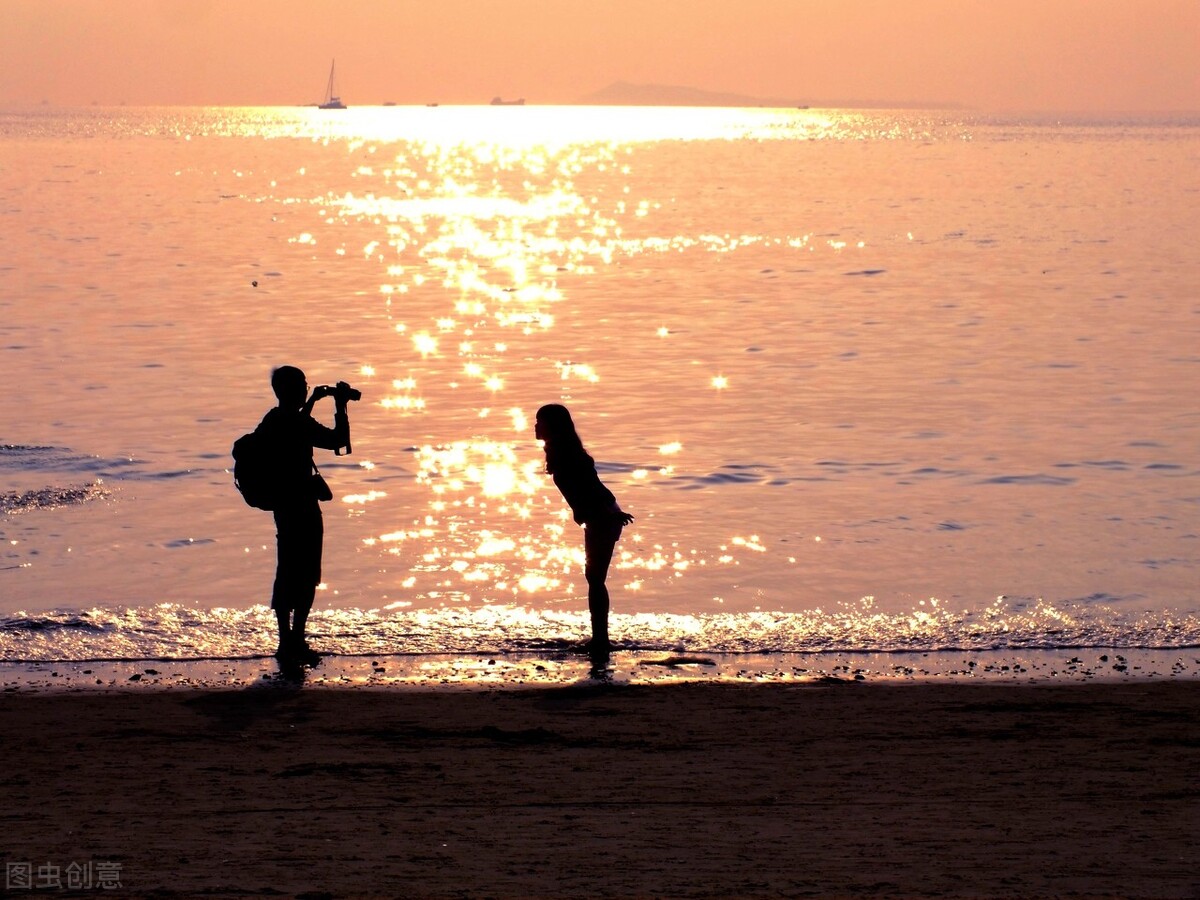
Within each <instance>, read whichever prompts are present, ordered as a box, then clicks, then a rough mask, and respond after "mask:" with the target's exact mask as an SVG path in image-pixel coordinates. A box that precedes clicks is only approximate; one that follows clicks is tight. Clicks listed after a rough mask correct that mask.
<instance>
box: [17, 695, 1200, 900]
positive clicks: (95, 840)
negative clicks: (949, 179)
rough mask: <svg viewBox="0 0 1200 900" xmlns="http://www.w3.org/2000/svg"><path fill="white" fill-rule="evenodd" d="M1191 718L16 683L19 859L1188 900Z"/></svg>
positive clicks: (792, 699) (157, 871) (791, 701)
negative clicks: (34, 688) (32, 688)
mask: <svg viewBox="0 0 1200 900" xmlns="http://www.w3.org/2000/svg"><path fill="white" fill-rule="evenodd" d="M1198 714H1200V684H1198V683H1197V682H1195V681H1181V682H1167V681H1150V682H1144V683H1137V684H1121V683H1110V682H1093V683H1087V684H1034V685H998V684H985V685H967V684H928V683H910V684H874V683H866V684H862V683H854V682H844V683H838V684H832V683H830V684H823V683H795V684H771V685H745V684H713V683H708V684H697V683H680V684H659V685H607V686H606V685H581V686H574V687H537V688H526V689H513V688H509V689H502V690H484V689H474V690H469V689H464V688H454V689H440V690H437V689H432V690H431V689H413V688H407V689H406V688H389V689H345V688H334V687H312V686H307V687H304V688H298V689H289V688H287V687H282V686H278V685H261V686H255V687H251V688H246V689H241V690H146V689H141V690H123V691H121V690H90V691H68V690H60V691H48V692H38V693H34V692H25V691H17V692H11V693H5V694H2V695H0V727H2V728H3V733H4V734H5V736H6V737H5V766H4V769H3V772H2V773H0V782H2V783H3V788H2V796H3V798H4V803H3V807H2V809H0V816H2V817H3V820H4V821H3V824H4V827H3V836H2V837H0V851H2V852H0V856H3V857H4V860H5V862H6V864H8V866H9V867H10V868H9V869H8V875H9V876H10V877H11V875H12V873H13V871H14V870H13V869H11V865H12V864H14V863H17V864H23V863H29V864H31V868H30V870H29V871H30V872H31V873H32V876H31V877H33V878H34V879H35V882H36V879H37V878H38V877H39V875H44V876H46V877H47V878H49V876H52V875H53V874H54V870H53V869H42V868H41V867H43V866H47V865H49V866H56V867H59V878H60V881H61V882H62V884H63V885H64V886H65V885H66V882H67V877H68V876H67V869H68V867H69V866H71V865H72V864H75V865H76V866H79V867H81V868H83V867H86V866H88V864H89V863H90V864H91V867H90V869H85V871H90V874H91V877H92V878H93V887H94V889H98V888H96V887H95V884H94V882H95V880H96V878H97V873H98V870H99V868H100V867H101V866H102V864H104V865H105V866H106V868H105V872H106V875H105V877H106V878H108V879H111V878H112V877H113V873H114V872H116V873H117V875H118V876H119V880H120V884H121V888H122V890H121V892H120V896H124V897H141V896H159V897H163V896H181V897H182V896H195V895H199V894H204V895H206V896H242V895H248V894H267V895H270V894H282V895H284V896H294V895H298V894H302V893H306V892H316V893H310V894H309V896H313V897H316V896H322V895H324V896H333V897H347V896H421V897H426V896H433V897H461V896H469V897H480V896H488V897H529V896H538V897H542V896H546V897H562V896H615V897H649V896H656V897H660V896H672V897H708V896H712V897H729V896H778V895H785V896H796V895H823V896H839V895H860V896H861V895H952V896H964V895H970V896H1003V897H1030V896H1071V895H1086V896H1123V897H1133V896H1145V897H1151V896H1153V897H1188V896H1191V897H1195V896H1197V895H1200V867H1197V865H1196V860H1197V859H1198V858H1200V780H1198V776H1197V773H1200V715H1198ZM116 867H119V868H116ZM16 871H18V872H19V871H20V870H19V869H18V870H16ZM11 886H12V885H10V887H11ZM43 886H46V885H45V883H43Z"/></svg>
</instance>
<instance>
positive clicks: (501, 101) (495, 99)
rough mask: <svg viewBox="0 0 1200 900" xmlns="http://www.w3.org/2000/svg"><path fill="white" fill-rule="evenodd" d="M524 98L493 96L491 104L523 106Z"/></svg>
mask: <svg viewBox="0 0 1200 900" xmlns="http://www.w3.org/2000/svg"><path fill="white" fill-rule="evenodd" d="M524 105H525V98H524V97H521V98H519V99H517V100H505V99H504V98H502V97H493V98H492V106H524Z"/></svg>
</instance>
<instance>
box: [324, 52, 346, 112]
mask: <svg viewBox="0 0 1200 900" xmlns="http://www.w3.org/2000/svg"><path fill="white" fill-rule="evenodd" d="M336 65H337V60H336V59H335V60H333V61H332V62H331V63H330V64H329V84H327V85H326V86H325V102H323V103H318V104H317V109H345V108H346V104H345V103H343V102H342V98H341V97H339V96H338V95H337V94H335V93H334V92H333V91H334V87H333V70H334V66H336Z"/></svg>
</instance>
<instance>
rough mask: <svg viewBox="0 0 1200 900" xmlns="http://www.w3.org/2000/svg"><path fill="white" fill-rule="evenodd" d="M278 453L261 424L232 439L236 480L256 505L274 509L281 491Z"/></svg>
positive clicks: (234, 476) (251, 503)
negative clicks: (234, 439) (247, 432)
mask: <svg viewBox="0 0 1200 900" xmlns="http://www.w3.org/2000/svg"><path fill="white" fill-rule="evenodd" d="M278 471H279V455H278V453H277V452H276V451H275V448H274V442H273V441H271V439H270V438H269V437H268V436H267V434H266V433H265V432H264V430H263V427H262V426H261V425H260V426H259V427H258V428H256V429H255V430H254V431H251V432H250V433H249V434H244V435H242V436H241V437H240V438H238V439H237V440H236V441H234V442H233V483H234V486H235V487H237V489H238V490H239V491H241V492H242V499H243V500H245V501H246V502H247V503H248V504H249V505H250V506H253V507H254V508H255V509H266V510H273V509H275V507H276V506H277V505H278V503H279V498H280V495H281V493H282V490H281V485H280V483H279V475H278Z"/></svg>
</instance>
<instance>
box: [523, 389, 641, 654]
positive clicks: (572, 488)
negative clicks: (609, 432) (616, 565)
mask: <svg viewBox="0 0 1200 900" xmlns="http://www.w3.org/2000/svg"><path fill="white" fill-rule="evenodd" d="M534 434H535V435H536V436H537V437H538V439H539V440H541V441H542V442H543V445H544V448H545V451H546V472H547V473H549V474H550V475H552V476H553V477H554V485H555V487H557V488H558V490H559V491H560V492H561V493H562V495H563V499H564V500H566V501H567V504H568V505H569V506H570V507H571V513H572V514H573V515H574V518H575V521H576V523H578V524H579V525H582V526H583V548H584V553H585V554H586V560H587V561H586V563H585V565H584V576H585V577H586V578H587V586H588V611H589V612H590V613H591V617H592V639H591V640H590V641H588V643H587V649H588V651H589V652H591V653H592V654H593V655H594V654H597V653H608V651H609V649H610V647H611V644H610V643H609V640H608V587H607V586H606V585H605V584H604V581H605V579H606V578H607V577H608V565H609V563H610V562H612V555H613V548H614V547H615V546H616V543H617V539H618V538H620V537H621V529H622V528H624V527H625V526H626V525H628V524H629V523H630V522H632V521H633V516H631V515H630V514H629V513H627V512H623V511H622V510H621V507H620V506H618V505H617V498H616V497H614V496H613V493H612V491H610V490H609V489H608V488H606V487H605V486H604V484H603V483H602V482H601V481H600V476H598V475H597V474H596V463H595V461H594V460H593V459H592V458H591V457H590V456H588V454H587V451H586V450H584V449H583V442H582V441H580V440H579V435H578V434H576V432H575V423H574V422H572V421H571V413H570V412H568V411H567V408H566V407H565V406H562V405H560V404H558V403H550V404H548V405H546V406H543V407H542V408H541V409H539V410H538V411H537V420H536V423H535V425H534Z"/></svg>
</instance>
